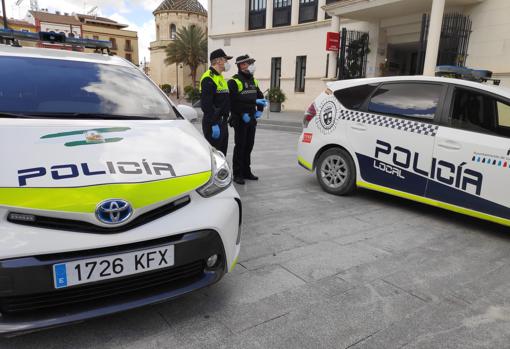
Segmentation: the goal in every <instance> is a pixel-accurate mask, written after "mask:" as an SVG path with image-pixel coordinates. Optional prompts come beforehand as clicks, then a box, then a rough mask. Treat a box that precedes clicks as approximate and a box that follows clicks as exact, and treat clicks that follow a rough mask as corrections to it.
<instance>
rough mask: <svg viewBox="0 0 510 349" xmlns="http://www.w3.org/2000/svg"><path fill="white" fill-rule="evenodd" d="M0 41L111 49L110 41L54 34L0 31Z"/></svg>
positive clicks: (10, 30)
mask: <svg viewBox="0 0 510 349" xmlns="http://www.w3.org/2000/svg"><path fill="white" fill-rule="evenodd" d="M0 39H4V40H6V41H11V42H12V43H15V42H16V41H17V40H25V41H38V42H47V43H52V44H54V43H59V44H67V45H75V46H82V47H85V48H92V49H97V50H104V49H106V50H108V51H109V50H110V49H111V48H112V43H111V42H110V41H104V40H91V39H77V38H70V37H66V36H65V35H63V34H57V33H54V32H39V33H31V32H23V31H19V30H12V29H0Z"/></svg>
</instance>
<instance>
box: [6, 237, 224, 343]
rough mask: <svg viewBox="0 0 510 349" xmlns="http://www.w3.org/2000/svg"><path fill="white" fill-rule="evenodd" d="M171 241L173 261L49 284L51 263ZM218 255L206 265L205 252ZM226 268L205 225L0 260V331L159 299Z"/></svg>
mask: <svg viewBox="0 0 510 349" xmlns="http://www.w3.org/2000/svg"><path fill="white" fill-rule="evenodd" d="M168 244H173V245H174V246H175V247H174V248H175V265H174V266H172V267H170V268H166V269H162V270H158V271H151V272H147V273H141V274H136V275H130V276H126V277H122V278H118V279H110V280H105V281H99V282H94V283H91V284H85V285H80V286H74V287H70V288H67V289H58V290H56V289H54V286H53V273H52V265H53V264H57V263H65V262H69V261H72V260H79V259H85V258H91V257H101V256H107V255H112V254H117V253H124V252H132V251H137V250H140V249H146V248H152V247H158V246H163V245H168ZM213 254H217V255H218V256H220V258H219V260H218V262H217V264H216V265H215V266H214V267H212V268H207V266H206V261H207V258H208V257H210V256H211V255H213ZM226 271H227V263H226V259H225V250H224V248H223V243H222V241H221V238H220V237H219V234H218V233H217V232H216V231H213V230H204V231H197V232H191V233H186V234H182V235H179V236H172V237H169V238H164V239H158V240H156V241H147V242H143V243H137V244H132V245H128V246H122V248H119V247H116V248H106V249H99V250H93V251H83V252H78V253H62V254H55V255H42V256H36V257H24V258H16V259H10V260H3V261H0V280H1V281H2V282H1V283H0V334H1V335H3V336H12V335H17V334H22V333H26V332H32V331H35V330H39V329H44V328H50V327H56V326H60V325H64V324H69V323H74V322H80V321H83V320H87V319H90V318H94V317H98V316H103V315H108V314H113V313H117V312H120V311H125V310H129V309H133V308H138V307H141V306H144V305H149V304H154V303H158V302H163V301H166V300H169V299H173V298H176V297H179V296H182V295H184V294H186V293H189V292H191V291H194V290H197V289H200V288H203V287H206V286H208V285H211V284H213V283H215V282H217V281H219V280H220V279H221V278H222V277H223V275H224V274H225V272H226Z"/></svg>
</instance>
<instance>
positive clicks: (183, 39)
mask: <svg viewBox="0 0 510 349" xmlns="http://www.w3.org/2000/svg"><path fill="white" fill-rule="evenodd" d="M175 63H183V64H184V65H187V66H188V67H189V68H190V70H191V73H190V76H191V80H192V81H193V87H196V86H197V69H198V67H199V66H200V65H201V64H204V63H207V38H206V36H205V34H204V32H203V31H202V29H200V28H198V27H197V26H194V25H190V26H188V27H183V28H180V29H179V30H178V31H177V35H176V36H175V40H174V41H172V42H171V43H170V44H169V45H168V46H167V48H166V58H165V64H166V65H171V64H175Z"/></svg>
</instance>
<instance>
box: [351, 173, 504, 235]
mask: <svg viewBox="0 0 510 349" xmlns="http://www.w3.org/2000/svg"><path fill="white" fill-rule="evenodd" d="M356 185H357V186H358V187H361V188H366V189H370V190H375V191H379V192H382V193H386V194H390V195H394V196H398V197H401V198H404V199H409V200H413V201H417V202H421V203H424V204H427V205H431V206H435V207H439V208H443V209H445V210H449V211H453V212H457V213H462V214H464V215H468V216H471V217H476V218H480V219H485V220H487V221H491V222H494V223H498V224H502V225H506V226H510V220H509V219H505V218H501V217H497V216H492V215H489V214H486V213H482V212H478V211H474V210H470V209H467V208H464V207H460V206H456V205H452V204H447V203H444V202H441V201H437V200H434V199H430V198H426V197H423V196H419V195H414V194H409V193H406V192H403V191H400V190H395V189H391V188H387V187H383V186H380V185H377V184H372V183H367V182H362V181H358V182H356Z"/></svg>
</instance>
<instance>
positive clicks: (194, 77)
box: [190, 67, 197, 88]
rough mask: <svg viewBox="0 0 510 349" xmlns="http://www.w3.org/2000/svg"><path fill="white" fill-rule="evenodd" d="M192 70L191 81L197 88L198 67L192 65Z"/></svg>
mask: <svg viewBox="0 0 510 349" xmlns="http://www.w3.org/2000/svg"><path fill="white" fill-rule="evenodd" d="M190 70H191V81H192V82H193V88H197V68H196V67H190Z"/></svg>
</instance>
